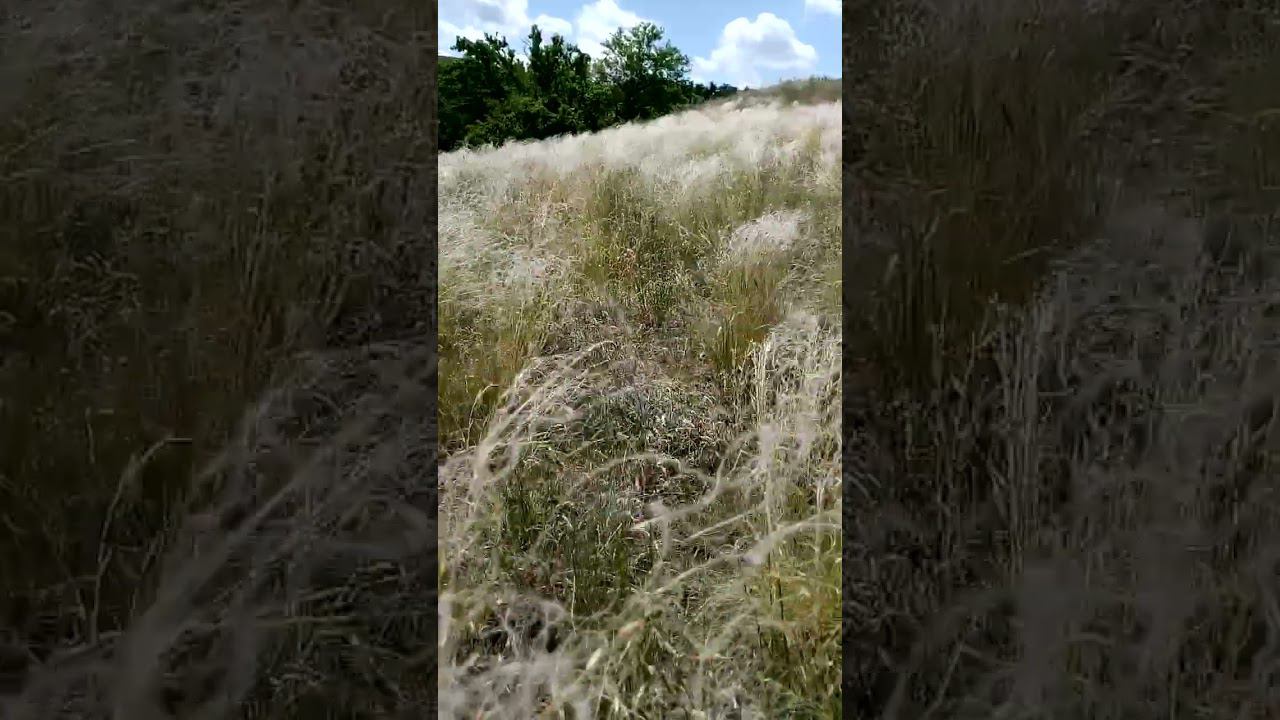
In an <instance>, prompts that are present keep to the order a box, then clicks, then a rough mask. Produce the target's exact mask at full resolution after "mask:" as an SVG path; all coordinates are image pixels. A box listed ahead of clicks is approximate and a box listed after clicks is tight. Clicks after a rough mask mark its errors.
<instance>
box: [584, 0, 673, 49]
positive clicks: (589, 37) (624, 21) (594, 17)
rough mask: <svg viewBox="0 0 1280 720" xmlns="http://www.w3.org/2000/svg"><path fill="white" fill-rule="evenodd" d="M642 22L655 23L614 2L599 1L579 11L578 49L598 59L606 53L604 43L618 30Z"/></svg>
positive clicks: (611, 0) (609, 0) (610, 0)
mask: <svg viewBox="0 0 1280 720" xmlns="http://www.w3.org/2000/svg"><path fill="white" fill-rule="evenodd" d="M642 22H653V21H652V20H648V19H647V18H643V17H640V16H639V15H637V14H635V13H633V12H631V11H630V10H623V9H622V8H621V7H619V6H618V3H617V2H615V1H614V0H597V1H596V2H594V3H591V4H589V5H583V6H582V9H581V10H579V11H578V37H577V44H578V48H579V49H581V50H582V52H584V53H586V54H588V55H590V56H591V57H593V58H598V57H600V55H601V53H603V52H604V45H603V43H604V41H605V40H608V39H609V36H610V35H612V34H613V33H614V32H615V31H616V30H617V29H618V28H623V29H630V28H633V27H635V26H636V25H639V24H640V23H642ZM655 24H656V23H655Z"/></svg>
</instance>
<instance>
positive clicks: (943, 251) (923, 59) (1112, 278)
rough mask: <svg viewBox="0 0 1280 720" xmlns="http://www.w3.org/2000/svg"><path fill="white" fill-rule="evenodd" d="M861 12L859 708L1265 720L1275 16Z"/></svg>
mask: <svg viewBox="0 0 1280 720" xmlns="http://www.w3.org/2000/svg"><path fill="white" fill-rule="evenodd" d="M845 12H846V17H845V22H846V36H845V58H846V72H845V82H846V83H847V93H848V95H847V96H846V97H847V98H853V99H852V100H850V99H846V112H847V113H848V114H849V117H850V119H851V122H850V123H849V124H848V126H847V127H848V133H849V134H848V137H847V139H846V142H847V147H846V152H847V154H848V157H849V162H848V164H847V165H846V167H845V172H844V189H845V204H844V208H845V213H846V217H845V232H846V233H847V236H848V240H847V243H846V246H845V253H846V258H847V259H848V260H849V262H848V264H847V268H848V269H847V270H846V275H845V282H846V293H845V302H846V305H845V310H844V312H845V318H846V325H845V328H844V340H845V342H846V346H847V351H848V352H849V360H850V363H851V364H850V365H849V367H848V368H847V372H846V376H845V382H846V385H845V388H844V400H845V408H846V415H845V418H844V428H845V452H846V456H845V458H844V463H843V469H844V472H845V475H846V485H845V498H844V501H845V502H844V506H843V509H844V512H845V517H844V528H845V533H846V535H845V543H846V546H845V547H846V552H847V553H848V559H847V560H846V562H847V563H848V567H846V568H845V569H846V571H847V574H846V579H847V584H846V585H845V586H844V588H843V601H844V607H845V615H844V621H845V626H844V629H845V632H846V634H847V638H848V640H849V644H848V645H846V648H845V656H844V660H845V663H846V667H845V674H844V683H845V692H844V701H845V711H846V713H849V715H850V716H852V717H865V718H872V717H880V718H1009V719H1015V718H1016V719H1018V720H1023V719H1025V720H1031V719H1032V718H1091V719H1099V720H1102V719H1109V718H1114V719H1117V720H1118V719H1120V718H1126V719H1134V720H1137V719H1140V718H1153V719H1154V718H1173V717H1187V718H1190V717H1194V718H1206V719H1207V718H1223V719H1225V718H1263V717H1273V716H1274V715H1275V709H1276V708H1277V707H1280V698H1277V696H1276V691H1275V688H1276V687H1277V685H1276V676H1275V672H1276V668H1277V664H1276V663H1277V658H1278V655H1277V643H1276V638H1277V636H1278V633H1280V618H1278V617H1277V615H1276V607H1277V605H1276V598H1277V586H1276V570H1277V565H1276V561H1277V557H1278V556H1277V549H1278V548H1280V532H1278V530H1280V523H1278V522H1277V521H1278V520H1280V515H1278V514H1277V505H1276V500H1275V492H1276V489H1277V483H1276V481H1277V478H1278V477H1280V475H1278V473H1277V466H1276V458H1277V454H1276V450H1277V448H1280V444H1278V442H1280V435H1278V434H1277V432H1276V429H1277V428H1276V423H1275V417H1276V411H1275V408H1276V401H1277V385H1276V382H1277V375H1276V368H1277V359H1280V356H1278V355H1277V350H1278V349H1280V346H1278V345H1277V340H1280V335H1278V334H1277V331H1278V330H1280V327H1278V326H1277V323H1276V318H1277V313H1276V310H1277V304H1276V302H1277V297H1280V295H1277V291H1278V290H1280V287H1278V286H1277V279H1278V278H1280V273H1277V270H1278V269H1280V265H1277V263H1276V261H1277V255H1276V252H1277V236H1276V233H1275V227H1276V226H1275V218H1276V215H1275V214H1276V207H1277V205H1276V200H1277V195H1276V190H1275V189H1276V187H1277V174H1276V169H1277V165H1276V163H1275V157H1276V155H1275V153H1276V149H1277V148H1278V147H1280V146H1278V145H1277V140H1280V135H1278V134H1277V133H1278V132H1280V128H1278V127H1277V124H1276V122H1275V108H1276V107H1277V103H1278V101H1280V96H1278V95H1277V93H1276V87H1275V85H1274V83H1272V82H1270V81H1269V80H1268V79H1267V78H1271V77H1274V76H1275V73H1276V72H1277V68H1280V64H1278V61H1280V56H1278V55H1277V53H1276V48H1277V47H1280V45H1277V39H1278V35H1277V28H1280V25H1278V24H1277V20H1280V17H1278V16H1277V14H1276V11H1275V8H1274V6H1273V5H1271V4H1269V3H1259V2H1250V1H1249V0H1242V1H1240V2H1230V3H1198V2H1173V3H1149V2H1131V3H1110V2H1089V3H1079V2H1056V1H1054V0H1049V1H1047V2H1036V3H1016V2H1001V1H997V2H969V1H967V0H961V1H960V2H948V3H935V2H915V1H913V0H902V1H897V0H893V1H891V2H886V3H856V4H850V5H847V6H846V11H845Z"/></svg>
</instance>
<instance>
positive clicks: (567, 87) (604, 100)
mask: <svg viewBox="0 0 1280 720" xmlns="http://www.w3.org/2000/svg"><path fill="white" fill-rule="evenodd" d="M529 77H530V80H531V82H532V91H533V92H534V93H536V94H537V96H538V97H539V99H540V100H541V101H542V104H543V105H544V107H545V108H546V110H547V112H548V114H549V116H550V118H551V119H550V122H549V125H548V126H547V127H546V128H544V129H543V132H544V136H551V135H559V134H562V133H577V132H585V131H594V130H599V129H601V128H603V127H605V126H607V125H609V124H610V122H611V120H612V117H611V116H610V114H609V112H608V110H609V108H608V107H607V106H608V92H607V88H603V87H601V86H600V84H599V82H598V81H597V79H596V77H595V76H594V75H593V73H592V71H591V58H590V57H589V56H588V55H587V54H586V53H584V52H582V51H581V50H579V49H578V47H577V46H576V45H572V44H570V43H567V42H565V39H564V37H562V36H561V35H552V36H551V42H550V43H549V44H544V43H543V39H542V32H541V30H539V29H538V26H537V25H534V26H533V29H532V30H531V31H530V32H529Z"/></svg>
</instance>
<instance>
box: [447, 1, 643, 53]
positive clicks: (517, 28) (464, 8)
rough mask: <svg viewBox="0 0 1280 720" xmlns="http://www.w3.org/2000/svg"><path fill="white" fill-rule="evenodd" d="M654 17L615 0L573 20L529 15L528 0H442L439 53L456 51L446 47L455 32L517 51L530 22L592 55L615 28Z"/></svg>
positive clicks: (600, 3) (588, 8)
mask: <svg viewBox="0 0 1280 720" xmlns="http://www.w3.org/2000/svg"><path fill="white" fill-rule="evenodd" d="M642 22H652V23H654V24H657V23H656V22H655V21H653V20H650V19H649V18H646V17H642V16H640V15H638V14H636V13H634V12H631V11H630V10H627V9H625V8H623V7H621V6H620V5H618V2H617V0H595V2H590V3H587V4H585V5H583V6H582V8H581V9H580V10H578V14H577V16H576V18H575V22H570V21H568V20H566V19H564V18H560V17H555V16H552V15H547V14H540V15H538V16H537V17H533V18H531V17H529V0H441V2H440V54H442V55H457V54H458V53H455V52H453V51H451V50H449V49H448V48H449V47H450V46H451V45H453V43H454V38H455V37H457V36H461V37H465V38H468V39H470V40H479V39H481V38H483V37H484V35H485V33H491V34H495V35H500V36H503V37H505V38H507V42H508V43H511V44H512V45H513V46H514V47H515V49H516V52H517V53H519V52H520V48H521V46H522V44H523V40H524V38H525V37H526V35H527V34H528V32H529V26H530V25H534V24H536V25H537V26H538V27H539V28H540V29H541V30H542V34H543V36H544V37H548V38H549V37H550V36H552V35H563V36H564V37H566V38H571V39H572V40H573V42H574V43H575V44H576V45H577V46H578V48H579V49H580V50H582V51H583V52H585V53H586V54H588V55H590V56H591V57H593V58H598V57H600V55H601V54H602V53H603V52H604V41H605V40H608V39H609V36H610V35H613V33H614V32H615V31H617V30H618V28H623V29H630V28H633V27H635V26H636V25H639V24H640V23H642Z"/></svg>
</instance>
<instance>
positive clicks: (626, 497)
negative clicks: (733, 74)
mask: <svg viewBox="0 0 1280 720" xmlns="http://www.w3.org/2000/svg"><path fill="white" fill-rule="evenodd" d="M839 118H840V106H839V104H838V103H818V104H805V105H794V106H793V105H791V104H790V103H788V104H787V105H785V106H783V105H782V104H780V103H778V102H777V101H776V100H771V98H769V97H759V98H753V99H749V101H746V102H743V101H739V102H734V101H730V102H727V103H714V104H709V105H707V106H704V107H702V108H701V109H698V110H694V111H691V112H686V113H681V114H677V115H673V116H670V117H665V118H662V119H659V120H657V121H654V122H651V123H645V124H638V125H629V126H623V127H619V128H614V129H611V130H608V131H605V132H602V133H599V134H597V135H592V136H583V137H570V138H558V139H554V140H550V141H545V142H540V143H532V144H511V145H507V146H505V147H502V148H497V149H485V150H481V151H460V152H456V153H450V154H448V155H444V156H442V157H441V159H440V228H441V236H440V237H441V243H440V246H441V256H440V257H441V265H440V279H441V293H440V297H441V302H440V310H441V329H440V363H441V375H440V432H441V440H442V446H443V447H444V448H446V452H447V458H446V460H445V464H444V466H443V469H442V478H441V483H442V486H441V487H442V496H441V521H442V527H441V542H442V543H443V546H442V556H443V558H444V559H445V567H444V569H443V573H444V575H443V578H442V581H441V583H442V584H441V626H440V638H441V643H442V645H441V647H442V650H441V670H440V672H441V675H440V690H441V704H442V713H444V714H445V715H447V716H449V717H475V716H483V717H495V718H506V717H510V718H526V717H530V716H531V715H534V714H537V715H538V716H541V717H576V718H594V717H601V718H613V717H617V718H623V717H627V718H634V717H644V718H659V717H707V718H711V717H837V716H838V715H839V712H840V695H839V692H840V691H839V682H838V675H839V672H840V667H841V662H840V645H839V635H840V633H839V630H840V618H839V615H838V612H839V600H838V598H839V574H840V535H839V526H838V524H837V523H838V521H839V517H840V489H839V487H838V483H837V480H838V478H839V468H840V465H839V449H840V438H839V416H838V413H837V411H836V407H837V406H838V399H839V387H840V382H839V381H840V366H839V348H840V335H839V331H838V330H837V329H836V327H835V325H836V324H835V314H836V312H837V308H838V307H839V306H838V303H837V297H836V294H837V290H838V288H839V282H840V271H839V263H840V250H839V238H840V219H839V213H838V202H839V187H838V184H837V163H836V157H837V154H838V152H839V148H840V127H839ZM495 349H496V350H497V351H496V352H495Z"/></svg>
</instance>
